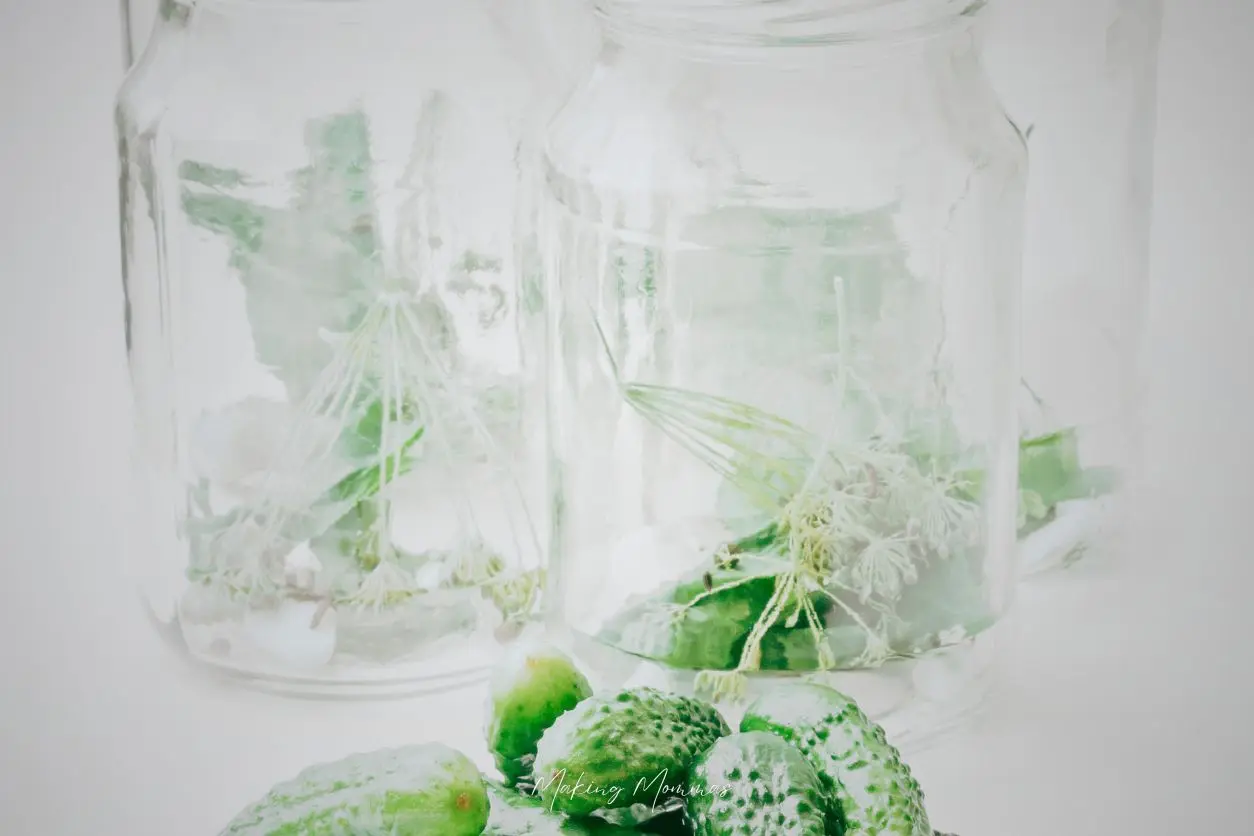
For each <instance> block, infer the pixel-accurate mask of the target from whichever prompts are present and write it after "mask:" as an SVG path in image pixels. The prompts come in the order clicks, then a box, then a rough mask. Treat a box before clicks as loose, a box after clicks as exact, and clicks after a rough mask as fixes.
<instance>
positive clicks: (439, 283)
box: [117, 0, 544, 695]
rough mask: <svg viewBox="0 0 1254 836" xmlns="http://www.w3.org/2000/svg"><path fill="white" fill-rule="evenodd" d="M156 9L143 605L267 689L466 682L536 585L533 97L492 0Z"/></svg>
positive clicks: (136, 271)
mask: <svg viewBox="0 0 1254 836" xmlns="http://www.w3.org/2000/svg"><path fill="white" fill-rule="evenodd" d="M166 10H167V11H168V12H170V13H168V14H162V15H161V16H160V17H159V19H158V23H157V28H156V29H155V30H154V33H153V36H152V39H151V40H150V41H149V44H148V46H147V48H146V49H145V50H144V54H143V56H142V58H141V59H140V61H139V63H138V64H137V65H136V67H135V68H134V69H133V70H132V72H131V73H130V75H129V76H128V78H127V80H126V82H125V84H124V87H123V89H122V91H121V93H120V95H119V98H118V105H117V119H118V131H119V140H120V142H119V147H120V157H121V164H122V178H121V186H122V218H123V229H122V234H123V245H124V252H125V264H124V271H125V280H126V300H127V339H128V351H129V356H130V367H131V373H132V379H133V383H134V393H135V407H136V421H137V424H136V430H137V453H138V472H139V484H140V487H139V497H140V499H141V502H140V507H139V509H138V511H139V517H138V518H137V522H136V525H135V526H134V530H135V531H136V532H137V533H138V534H139V535H140V536H139V538H138V539H137V541H136V542H135V543H134V545H133V548H132V552H133V556H134V557H135V558H136V559H137V560H138V561H140V565H141V567H142V580H143V585H144V594H145V600H146V601H147V604H148V606H149V607H150V608H151V611H152V614H153V616H154V618H155V619H156V620H157V621H158V622H159V623H161V624H163V625H166V626H167V628H168V630H169V632H170V634H171V635H172V636H173V637H174V638H175V639H176V640H177V642H178V643H179V644H180V646H182V647H184V648H185V649H186V651H187V652H188V653H189V654H190V655H191V656H192V657H194V658H195V659H197V660H199V661H201V662H204V663H206V664H208V665H210V666H212V667H213V668H215V669H218V670H222V671H226V672H229V673H232V674H235V675H237V676H239V677H242V678H244V679H247V680H250V681H253V682H255V683H258V684H260V685H264V686H267V687H272V688H277V689H282V690H289V691H296V692H305V693H314V694H328V695H337V694H343V695H358V694H363V695H369V694H374V693H384V692H391V691H410V690H415V689H423V688H429V687H441V686H448V685H454V684H457V683H460V682H463V681H466V680H467V679H473V678H476V677H478V676H480V675H482V673H483V672H484V671H485V669H486V668H487V666H489V665H490V664H491V662H492V661H493V659H494V658H495V653H496V651H497V648H498V643H499V641H500V640H502V639H504V638H506V637H508V636H509V635H511V634H512V633H513V632H514V631H515V630H516V629H517V628H518V626H519V625H520V623H521V622H522V621H523V620H525V619H526V618H527V617H528V615H529V614H530V613H531V612H532V610H533V607H534V606H535V604H536V601H537V598H538V591H539V588H540V585H541V580H542V578H541V572H542V561H541V556H542V553H543V550H544V549H543V541H542V537H543V534H544V532H543V526H542V524H541V523H540V522H539V521H538V520H537V519H536V517H535V513H536V511H537V508H536V503H535V499H536V497H537V493H538V492H539V491H540V490H542V488H541V487H540V485H539V484H538V483H536V482H535V480H534V476H535V475H536V474H537V473H539V472H540V470H541V469H542V468H541V467H538V466H537V464H538V463H542V462H543V455H544V453H543V448H542V445H541V444H540V440H541V438H542V437H541V436H539V435H538V434H537V433H535V432H532V431H529V430H528V427H527V420H528V419H527V415H528V414H529V413H528V410H527V409H526V408H525V403H526V399H527V384H526V379H525V377H524V375H523V371H524V366H523V355H524V352H523V351H522V349H521V342H522V340H521V339H520V334H519V330H520V329H519V305H520V300H519V294H518V291H517V287H516V282H515V278H514V273H515V271H514V268H513V240H514V234H513V223H514V218H513V209H512V206H513V201H514V197H515V190H516V185H517V181H516V176H517V174H516V168H515V154H516V146H517V143H518V136H517V134H518V130H519V125H520V124H521V121H522V115H523V113H522V112H523V109H524V108H525V107H526V106H527V104H528V102H529V101H530V99H531V90H530V80H529V77H528V75H527V74H526V73H524V72H520V71H519V70H518V69H517V68H515V67H514V66H512V65H511V64H509V63H508V61H507V58H506V53H505V52H504V50H503V49H501V47H500V44H499V43H498V42H497V41H496V40H495V35H494V34H493V29H492V26H491V23H490V21H489V19H488V18H487V16H486V15H485V14H484V10H483V9H482V8H481V7H480V6H479V5H478V4H474V3H470V4H454V5H453V6H450V5H449V4H446V3H443V2H439V0H421V2H414V0H403V1H402V2H396V0H359V1H358V2H352V0H328V1H327V2H317V3H285V2H271V1H270V0H199V2H196V3H195V4H194V5H190V6H189V5H186V4H182V3H173V2H170V0H166ZM175 12H177V13H175ZM533 412H534V411H533ZM537 457H538V458H539V462H537V461H536V458H537Z"/></svg>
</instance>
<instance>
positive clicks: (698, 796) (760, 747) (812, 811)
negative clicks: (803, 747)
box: [687, 732, 843, 836]
mask: <svg viewBox="0 0 1254 836" xmlns="http://www.w3.org/2000/svg"><path fill="white" fill-rule="evenodd" d="M688 793H689V794H688V801H687V811H688V819H689V821H690V822H691V823H692V827H693V833H694V834H695V836H840V834H841V833H842V832H843V829H842V825H841V817H840V809H839V807H837V806H836V805H835V803H834V802H833V800H832V798H831V797H830V796H829V794H828V787H827V785H826V784H825V783H824V781H823V779H822V778H820V777H819V774H818V772H816V771H815V769H814V767H813V766H811V765H810V762H809V761H808V760H806V759H805V757H804V756H802V754H801V752H799V751H798V750H797V749H796V747H794V746H793V745H792V744H790V743H788V742H787V741H785V740H784V739H783V738H781V737H779V736H777V735H774V734H770V733H768V732H743V733H741V734H733V735H730V736H728V737H724V738H722V739H721V740H719V741H717V742H716V743H715V744H714V745H713V746H711V747H710V748H709V749H708V750H707V751H706V752H705V754H703V755H702V756H701V757H700V758H698V759H697V762H696V763H695V764H694V765H693V767H692V776H691V779H690V783H689V787H688Z"/></svg>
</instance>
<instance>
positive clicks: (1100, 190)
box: [983, 0, 1162, 572]
mask: <svg viewBox="0 0 1254 836" xmlns="http://www.w3.org/2000/svg"><path fill="white" fill-rule="evenodd" d="M984 18H985V19H984V21H983V24H984V32H983V39H984V46H985V49H984V51H985V59H986V61H985V63H986V66H987V67H988V70H989V74H990V77H991V79H992V81H993V84H994V87H995V88H996V89H997V91H998V94H999V96H1000V97H1001V99H1002V102H1003V103H1004V104H1005V105H1006V108H1007V110H1008V111H1009V113H1010V116H1011V118H1012V119H1013V120H1014V121H1015V123H1016V124H1017V125H1018V126H1019V127H1020V128H1022V129H1023V131H1024V133H1025V134H1027V137H1028V149H1029V153H1030V155H1031V158H1032V166H1031V169H1032V170H1031V176H1030V178H1029V182H1028V196H1027V217H1026V239H1025V250H1024V296H1023V352H1024V353H1023V384H1024V385H1023V393H1022V401H1021V403H1022V409H1023V431H1024V436H1025V438H1038V439H1050V440H1051V443H1053V444H1055V445H1057V446H1058V447H1060V448H1062V447H1065V448H1066V449H1067V450H1068V454H1067V457H1066V459H1065V460H1063V462H1062V464H1063V466H1062V467H1060V468H1056V469H1055V473H1054V475H1053V476H1052V477H1051V478H1049V479H1045V478H1042V479H1041V480H1038V481H1039V483H1040V484H1039V485H1038V487H1040V488H1041V490H1040V491H1038V492H1036V493H1035V494H1033V495H1029V496H1027V497H1026V502H1025V506H1026V507H1028V508H1029V514H1030V517H1031V530H1030V531H1025V536H1024V538H1023V540H1022V543H1021V551H1022V556H1021V560H1022V564H1023V568H1024V570H1025V571H1028V572H1032V571H1039V570H1042V569H1047V568H1050V567H1054V566H1057V565H1059V564H1060V563H1062V562H1067V561H1068V560H1069V559H1071V558H1075V557H1077V556H1079V555H1080V554H1082V553H1084V552H1085V551H1086V550H1088V549H1089V548H1090V547H1092V546H1094V545H1096V544H1112V543H1113V542H1114V540H1113V539H1112V538H1113V536H1114V535H1117V534H1118V532H1119V530H1120V528H1121V524H1122V522H1123V520H1124V519H1126V515H1125V514H1124V513H1123V512H1122V511H1121V510H1120V508H1121V506H1123V505H1125V504H1126V500H1127V497H1128V496H1129V495H1130V492H1129V487H1130V486H1133V485H1134V484H1135V483H1136V480H1137V477H1138V474H1139V472H1140V464H1141V455H1142V454H1141V436H1142V418H1141V408H1142V407H1141V403H1142V393H1143V390H1144V381H1143V370H1142V369H1141V366H1140V362H1139V361H1140V355H1141V351H1142V346H1143V342H1144V332H1145V318H1146V310H1147V307H1148V301H1149V249H1150V242H1149V236H1150V210H1151V204H1152V192H1153V152H1154V135H1155V100H1156V92H1157V85H1156V79H1157V63H1158V43H1159V29H1160V26H1161V20H1162V0H1059V1H1058V2H1041V0H992V2H991V3H990V4H989V9H988V11H987V13H986V15H985V16H984ZM1034 467H1036V465H1035V464H1034V463H1033V462H1032V461H1031V460H1030V459H1027V460H1025V468H1027V469H1031V468H1034ZM1042 477H1044V474H1042Z"/></svg>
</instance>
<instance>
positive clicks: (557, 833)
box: [483, 783, 635, 836]
mask: <svg viewBox="0 0 1254 836" xmlns="http://www.w3.org/2000/svg"><path fill="white" fill-rule="evenodd" d="M488 798H489V799H490V800H491V802H492V813H491V816H490V817H489V818H488V826H487V829H486V830H484V831H483V836H628V834H630V833H634V832H635V831H633V830H629V829H627V828H624V827H617V826H615V825H612V824H610V823H609V822H606V821H602V820H601V819H597V818H586V819H572V818H568V817H567V816H564V815H562V814H561V813H555V812H553V811H551V810H549V808H548V806H547V805H545V803H544V802H543V801H542V800H541V799H540V798H538V797H537V796H535V795H533V794H531V793H529V792H520V791H518V790H516V789H512V788H510V787H506V786H503V785H500V784H496V783H489V784H488Z"/></svg>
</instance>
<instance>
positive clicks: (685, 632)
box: [599, 555, 828, 671]
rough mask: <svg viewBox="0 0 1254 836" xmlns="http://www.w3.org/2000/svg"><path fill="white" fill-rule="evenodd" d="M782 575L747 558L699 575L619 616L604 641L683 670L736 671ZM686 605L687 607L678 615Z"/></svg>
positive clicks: (773, 564)
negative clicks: (777, 574) (743, 650)
mask: <svg viewBox="0 0 1254 836" xmlns="http://www.w3.org/2000/svg"><path fill="white" fill-rule="evenodd" d="M779 571H780V564H779V562H778V561H772V560H768V559H764V558H761V557H757V556H754V555H742V556H740V557H739V558H738V561H737V563H736V565H735V567H734V568H722V569H719V568H716V569H712V570H711V571H709V572H708V573H707V572H700V573H697V574H695V575H694V576H692V577H689V578H686V579H684V580H683V581H681V582H679V583H678V584H676V585H674V586H672V587H669V588H667V589H665V590H663V591H662V592H660V593H658V594H657V595H654V596H653V597H651V598H649V599H647V600H645V601H644V602H642V603H640V604H636V605H634V606H631V607H629V608H627V609H626V610H624V611H622V612H621V613H618V614H617V615H616V616H615V617H614V618H613V619H612V620H611V621H610V622H609V623H608V624H607V625H606V626H605V627H604V628H603V629H602V630H601V632H600V634H599V638H600V640H601V641H603V642H605V643H606V644H608V645H610V646H612V647H615V648H617V649H619V650H621V651H623V652H625V653H630V654H632V655H634V656H641V657H643V658H646V659H651V660H653V661H657V662H661V663H663V664H665V665H667V666H668V667H671V668H675V669H677V670H711V671H727V670H733V669H734V668H736V666H737V665H739V663H740V653H741V650H742V649H743V648H744V645H745V639H746V638H747V637H748V635H749V632H750V631H751V630H752V629H753V626H754V624H755V623H756V622H757V620H758V619H759V618H760V617H761V615H762V612H763V611H764V610H765V609H766V606H767V603H768V602H769V601H770V599H771V596H772V595H774V594H775V581H776V577H775V573H778V572H779ZM698 598H699V600H698ZM694 602H695V603H694ZM814 603H815V605H816V606H815V608H816V611H817V612H818V613H819V615H820V619H822V616H823V614H824V613H825V611H826V610H827V608H828V603H827V602H826V601H823V600H818V599H817V598H816V600H815V601H814ZM689 605H690V606H689ZM680 607H686V609H685V611H684V613H683V615H682V617H677V616H676V610H677V609H678V608H680ZM789 609H791V608H790V607H785V610H789ZM821 626H822V623H820V627H821ZM779 629H782V627H781V626H779V625H777V626H776V627H774V628H773V630H779ZM811 644H813V641H812V642H811Z"/></svg>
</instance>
